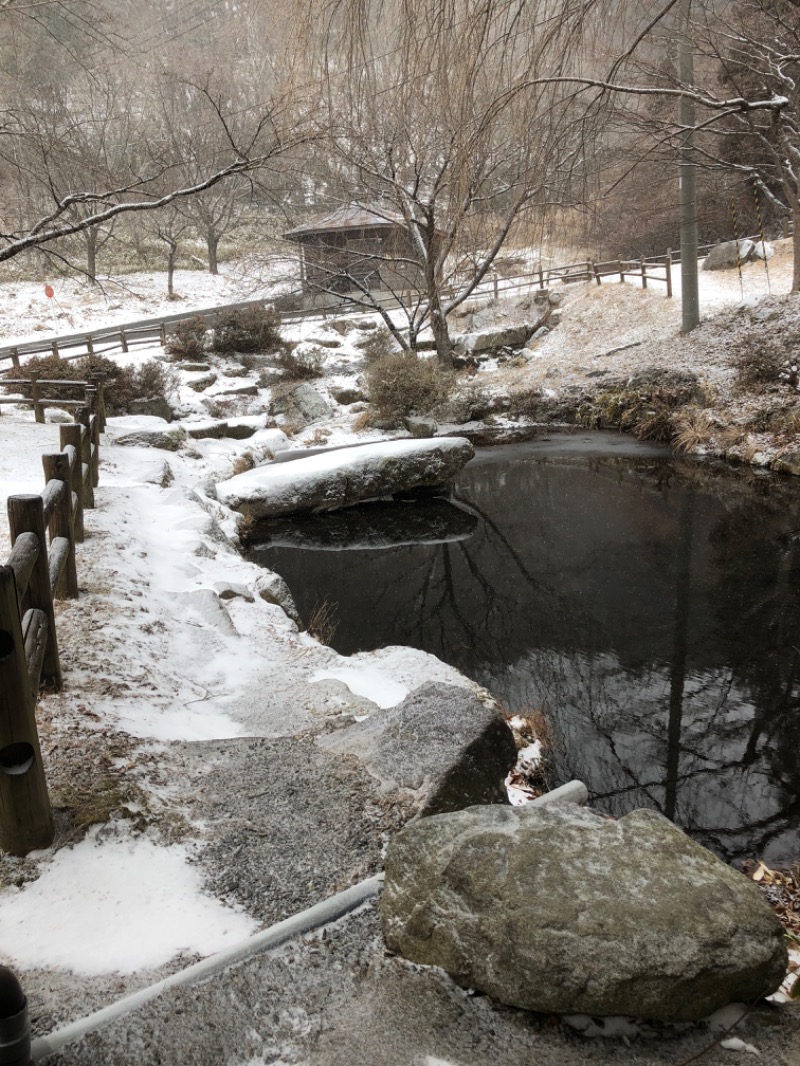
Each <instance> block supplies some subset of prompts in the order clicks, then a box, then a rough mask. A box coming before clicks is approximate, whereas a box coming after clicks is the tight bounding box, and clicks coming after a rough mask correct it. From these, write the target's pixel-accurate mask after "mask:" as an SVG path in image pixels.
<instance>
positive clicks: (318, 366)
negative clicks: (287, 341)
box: [275, 345, 325, 381]
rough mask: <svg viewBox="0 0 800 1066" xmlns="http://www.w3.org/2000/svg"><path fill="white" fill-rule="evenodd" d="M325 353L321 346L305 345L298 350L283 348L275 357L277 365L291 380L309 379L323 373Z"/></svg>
mask: <svg viewBox="0 0 800 1066" xmlns="http://www.w3.org/2000/svg"><path fill="white" fill-rule="evenodd" d="M324 363H325V353H324V352H323V351H322V349H321V348H317V347H316V346H312V345H304V346H303V347H302V348H299V349H298V350H296V351H290V350H289V349H288V348H284V349H282V350H281V351H280V352H279V353H278V355H277V356H276V357H275V366H277V367H279V369H281V370H282V371H283V372H284V374H285V375H286V378H287V379H288V380H289V381H307V380H309V379H310V378H318V377H319V376H320V375H321V374H322V369H323V366H324Z"/></svg>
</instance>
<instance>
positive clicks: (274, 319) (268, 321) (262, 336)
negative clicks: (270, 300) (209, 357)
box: [211, 307, 283, 354]
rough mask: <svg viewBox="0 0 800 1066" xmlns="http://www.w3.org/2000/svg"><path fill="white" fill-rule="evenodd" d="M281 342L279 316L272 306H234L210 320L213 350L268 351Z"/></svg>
mask: <svg viewBox="0 0 800 1066" xmlns="http://www.w3.org/2000/svg"><path fill="white" fill-rule="evenodd" d="M282 345H283V340H282V338H281V334H280V316H279V315H278V313H277V311H276V310H275V308H274V307H240V308H234V309H233V310H231V311H225V312H224V313H223V314H221V315H220V316H219V318H218V319H217V320H216V322H215V323H214V329H213V334H212V338H211V346H212V348H213V349H214V351H215V352H221V353H223V354H227V353H230V352H271V351H274V350H275V349H276V348H280V347H282Z"/></svg>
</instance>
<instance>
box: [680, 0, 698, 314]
mask: <svg viewBox="0 0 800 1066" xmlns="http://www.w3.org/2000/svg"><path fill="white" fill-rule="evenodd" d="M691 5H692V0H682V2H681V6H680V14H679V20H680V25H679V27H678V78H679V80H680V81H681V83H682V84H683V85H692V84H693V83H694V55H693V54H692V37H691V33H690V15H691ZM679 120H680V125H681V132H680V139H679V145H680V147H679V166H678V173H679V175H680V179H679V180H680V205H681V329H682V330H683V332H684V333H689V331H690V330H693V329H694V328H695V326H697V325H698V324H699V322H700V295H699V291H698V284H697V252H698V245H697V187H696V185H697V180H696V170H695V165H694V121H695V119H694V101H693V100H692V99H691V98H690V97H688V96H682V97H681V101H680V111H679Z"/></svg>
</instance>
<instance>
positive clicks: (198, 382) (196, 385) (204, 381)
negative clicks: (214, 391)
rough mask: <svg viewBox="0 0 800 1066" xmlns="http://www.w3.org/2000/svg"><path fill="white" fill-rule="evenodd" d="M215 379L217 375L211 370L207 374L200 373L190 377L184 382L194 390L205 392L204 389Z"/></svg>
mask: <svg viewBox="0 0 800 1066" xmlns="http://www.w3.org/2000/svg"><path fill="white" fill-rule="evenodd" d="M216 380H217V375H216V374H215V373H214V371H213V370H212V371H210V373H208V374H201V375H200V376H199V377H196V378H192V379H191V381H187V382H186V384H187V385H188V386H189V388H190V389H193V390H194V391H195V392H205V390H206V389H209V388H211V386H212V385H213V384H214V382H215V381H216Z"/></svg>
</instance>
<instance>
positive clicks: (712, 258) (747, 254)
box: [703, 239, 755, 270]
mask: <svg viewBox="0 0 800 1066" xmlns="http://www.w3.org/2000/svg"><path fill="white" fill-rule="evenodd" d="M754 249H755V244H754V243H753V241H751V240H747V239H744V240H741V241H725V242H724V243H722V244H715V245H714V247H713V248H712V249H711V251H710V252H709V253H708V255H707V256H706V260H705V262H704V263H703V270H732V269H735V268H736V266H737V264H739V263H746V262H747V260H748V259H750V258H752V255H753V250H754Z"/></svg>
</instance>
